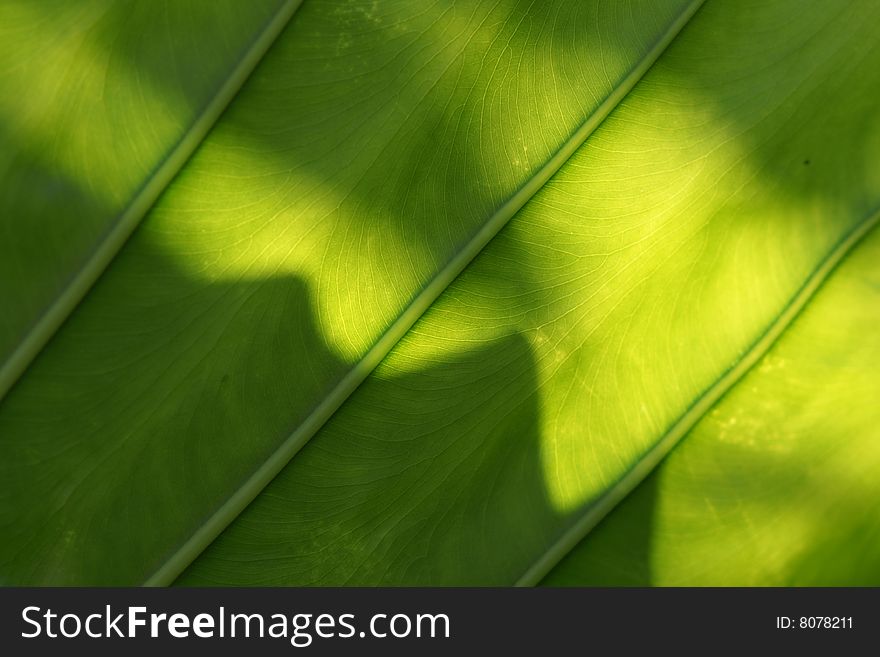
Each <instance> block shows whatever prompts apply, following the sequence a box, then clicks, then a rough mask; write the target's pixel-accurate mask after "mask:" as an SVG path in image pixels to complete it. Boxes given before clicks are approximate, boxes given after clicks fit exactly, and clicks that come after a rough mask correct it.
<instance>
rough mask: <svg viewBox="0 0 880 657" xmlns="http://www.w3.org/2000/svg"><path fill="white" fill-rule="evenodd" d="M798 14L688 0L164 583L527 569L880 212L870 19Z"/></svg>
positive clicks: (585, 528) (343, 579)
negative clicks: (587, 126) (381, 353)
mask: <svg viewBox="0 0 880 657" xmlns="http://www.w3.org/2000/svg"><path fill="white" fill-rule="evenodd" d="M797 6H799V5H798V4H797V3H793V2H774V3H764V2H761V3H741V2H729V3H724V2H709V3H707V4H706V5H705V6H704V7H703V8H702V9H701V10H700V11H699V13H698V14H697V15H696V16H695V17H694V18H693V20H692V21H691V22H690V23H689V24H688V26H687V27H686V28H685V30H684V31H683V32H682V33H681V34H680V35H679V37H678V38H677V39H676V41H675V42H674V43H673V44H672V46H671V47H670V48H669V49H668V50H667V51H666V52H665V53H664V55H663V56H662V57H661V58H660V60H659V61H658V62H657V64H656V65H655V66H654V67H653V68H652V70H651V71H650V72H649V73H648V74H647V76H646V77H645V78H644V79H643V81H642V82H641V83H640V84H639V85H637V86H636V87H635V88H634V89H633V91H632V92H631V93H630V94H629V95H628V96H627V98H626V99H625V100H624V101H623V103H622V104H621V105H620V106H619V107H618V108H617V109H616V110H615V112H613V113H612V114H611V116H609V118H608V119H607V120H606V121H605V122H604V123H603V124H602V126H601V127H600V128H599V130H597V131H596V133H594V134H593V135H592V137H591V138H590V139H589V140H588V141H587V143H586V144H585V145H584V146H583V147H582V148H581V149H579V150H578V152H577V153H575V154H574V156H573V157H572V158H571V159H570V160H569V161H568V162H567V163H566V165H565V166H563V168H562V169H561V170H560V171H559V173H558V174H557V175H556V176H555V177H554V178H553V179H552V180H551V181H550V182H549V183H548V185H546V186H545V187H544V188H543V189H542V190H541V191H540V192H539V193H538V194H537V195H536V196H535V197H534V198H533V199H532V201H530V202H529V203H528V204H527V205H526V206H525V207H524V208H523V209H522V210H521V212H520V213H519V214H518V215H517V216H516V217H515V218H514V220H513V221H512V222H511V224H510V225H509V226H508V227H507V228H506V229H505V230H504V231H502V233H501V234H500V235H499V236H498V237H497V238H496V239H495V240H494V241H493V242H492V243H490V244H489V245H488V246H487V248H486V249H485V250H484V251H483V252H482V253H481V254H480V256H479V257H478V258H477V259H476V260H475V261H474V262H473V263H472V264H471V266H470V267H468V269H467V270H466V271H465V272H464V273H463V274H462V276H460V277H459V278H458V279H457V280H456V281H455V282H454V283H453V284H452V286H451V287H450V288H449V289H448V290H447V292H446V293H445V294H444V295H442V296H441V297H440V298H439V299H438V300H437V302H436V303H435V304H434V305H433V306H432V307H431V309H430V310H429V311H428V313H426V314H425V316H424V317H423V318H422V319H421V320H420V321H419V322H418V323H417V324H416V325H415V326H414V327H413V330H412V331H411V332H410V333H409V334H408V335H407V336H406V337H405V338H404V340H402V341H401V342H400V343H399V344H398V346H397V347H396V348H395V349H394V350H393V351H392V352H391V354H390V355H389V357H388V358H387V359H386V360H385V361H384V362H383V363H382V365H381V366H380V367H379V368H378V369H377V370H376V372H375V373H374V375H373V376H372V377H370V379H368V380H367V381H366V382H365V383H364V384H363V385H362V386H361V387H360V388H359V389H358V390H357V392H355V394H354V395H352V397H351V398H350V399H349V400H348V402H347V403H346V404H345V405H344V406H343V407H342V408H341V409H340V411H339V412H337V413H336V414H335V415H334V416H333V418H331V420H330V421H329V422H328V423H327V424H326V425H325V427H324V428H323V429H322V430H321V431H320V432H319V433H318V435H317V436H316V437H315V439H313V441H312V442H311V443H310V444H309V445H308V446H307V447H306V448H305V449H304V450H303V451H302V452H301V453H300V454H299V455H298V456H297V458H296V459H294V460H293V461H292V462H291V463H290V465H289V466H288V467H287V468H285V470H284V471H283V472H282V473H281V474H280V475H279V476H278V477H277V478H276V479H275V481H273V482H272V484H271V485H270V486H269V487H267V489H266V491H265V493H264V494H263V495H262V496H260V497H259V498H258V499H257V500H255V502H254V503H253V504H252V505H251V506H250V507H249V508H248V509H247V510H246V511H245V512H244V513H243V514H242V515H241V516H240V517H239V518H238V519H237V520H236V522H234V523H233V524H232V525H231V526H230V527H229V529H228V530H227V531H226V532H224V534H223V535H221V536H220V538H219V539H218V540H217V541H216V542H215V543H214V544H213V545H212V546H211V547H209V548H208V549H207V550H206V551H205V552H204V553H203V555H202V556H201V557H200V558H199V559H198V560H196V562H195V563H194V564H193V565H192V567H191V568H190V569H189V570H188V571H187V572H186V573H185V574H184V576H183V577H182V579H181V582H182V583H184V584H216V583H236V584H247V583H259V584H269V583H295V584H373V583H377V582H385V583H394V584H495V585H498V584H513V583H522V584H528V583H536V582H538V581H540V580H541V578H542V577H543V576H544V575H545V574H546V573H547V572H548V571H549V570H550V569H551V568H552V567H553V565H554V564H555V563H556V562H557V561H558V560H559V559H560V558H562V557H563V556H564V555H565V554H566V553H567V552H568V551H569V550H570V549H571V548H573V547H574V546H575V545H576V544H577V542H578V540H579V539H580V538H581V537H582V536H583V535H585V534H586V533H588V532H589V531H590V530H591V529H592V528H593V527H594V526H595V525H596V523H597V522H598V521H599V520H600V519H601V518H602V517H603V516H604V515H605V514H606V513H607V512H608V511H609V510H610V509H611V508H613V506H614V505H615V504H617V503H618V502H619V501H620V500H621V499H623V498H624V497H625V496H626V495H627V494H628V493H629V491H631V490H632V489H633V488H634V487H635V486H636V485H637V484H638V483H639V482H640V481H641V480H642V479H643V478H644V477H645V476H646V475H647V474H648V473H649V472H650V470H651V469H652V468H653V467H654V466H655V465H656V464H657V463H658V462H659V460H660V459H661V458H662V456H663V455H665V454H666V453H668V452H669V450H670V449H672V448H673V447H674V446H675V445H676V444H677V443H678V442H679V441H680V440H682V438H683V437H684V436H685V434H687V433H688V432H689V431H690V430H691V429H692V427H693V426H694V425H695V424H696V423H697V422H698V421H699V420H700V418H701V417H703V416H704V415H705V414H706V413H707V412H708V411H709V410H710V409H711V407H712V406H713V404H715V403H716V402H717V401H718V399H719V398H720V397H721V396H722V395H723V394H724V393H725V392H726V391H728V390H730V389H731V388H732V387H734V386H736V387H738V386H739V382H740V379H741V378H742V377H743V376H744V375H745V373H746V372H747V370H748V369H749V367H751V366H752V365H753V364H754V363H755V362H757V361H758V360H759V359H760V358H761V357H762V356H763V355H764V354H765V353H767V350H768V349H770V348H771V346H772V344H773V342H774V341H775V340H776V339H778V338H779V336H780V335H784V334H786V333H787V332H788V331H789V330H793V331H798V330H800V329H798V327H797V326H796V325H795V326H792V321H793V320H794V318H795V317H796V315H797V314H798V312H800V311H801V310H802V309H803V308H804V307H805V306H808V305H809V303H810V301H811V299H812V297H813V295H814V294H815V293H816V291H817V290H819V289H821V287H822V285H823V284H824V282H825V281H826V280H827V277H828V276H829V275H830V274H831V272H832V270H833V268H834V266H835V265H837V264H838V263H840V262H841V261H845V260H846V258H847V257H848V255H849V253H850V252H851V251H852V249H853V248H854V247H855V246H856V245H857V244H858V243H859V241H860V240H861V239H863V238H864V236H865V235H866V234H868V233H869V231H870V230H871V228H872V227H873V226H874V225H875V224H876V223H877V221H878V213H877V208H878V204H880V193H878V191H880V184H878V183H880V149H878V146H880V122H878V118H877V117H878V114H877V108H878V106H877V98H876V92H875V89H876V84H877V74H876V71H880V51H878V49H877V48H876V47H867V46H866V45H865V44H870V43H873V41H872V37H871V36H870V34H869V32H868V31H869V30H871V29H873V28H872V27H871V26H874V25H876V24H878V19H880V15H878V13H877V9H876V8H875V7H874V6H872V5H870V4H869V3H855V4H851V5H846V6H843V5H840V4H838V3H820V4H818V5H815V6H811V9H810V11H807V12H795V11H794V10H795V8H796V7H797ZM794 15H796V16H797V18H796V19H795V20H793V19H792V16H794ZM863 303H864V304H866V305H869V304H870V303H871V300H870V299H868V298H866V299H865V300H864V301H863ZM832 317H833V315H832ZM840 335H841V336H843V335H845V334H844V333H841V334H840ZM868 398H869V395H862V396H860V397H859V400H856V401H854V402H853V404H854V408H856V409H859V408H862V407H863V406H864V404H866V403H868V402H867V401H866V400H867V399H868ZM792 403H795V404H796V403H797V400H792ZM860 404H861V405H860ZM865 410H868V411H870V408H868V409H865ZM754 421H755V422H757V423H760V422H761V421H762V417H761V409H760V408H758V409H757V411H756V416H755V418H754ZM862 438H863V439H864V440H870V436H869V435H865V436H863V437H862ZM685 440H688V439H685ZM850 456H851V455H850ZM841 458H846V457H841ZM812 463H813V466H814V467H821V464H820V463H816V462H815V461H812ZM873 472H875V473H876V472H877V470H876V468H875V469H874V470H873ZM706 476H710V475H709V474H708V473H707V475H706ZM875 499H876V498H874V497H868V498H866V499H865V503H864V504H862V505H861V506H858V507H856V511H855V512H854V513H855V515H856V518H855V521H856V522H862V523H868V524H870V523H869V520H868V519H867V518H868V516H866V514H869V513H870V506H869V504H868V502H869V500H870V501H873V500H875ZM859 514H861V515H859ZM730 523H731V526H734V527H740V528H741V521H740V519H739V518H736V519H732V520H730ZM621 526H622V527H625V528H627V529H630V531H635V532H638V531H643V528H642V527H641V525H639V519H636V518H630V519H626V520H623V521H621ZM687 530H688V527H687V526H681V527H680V528H679V534H678V535H677V536H675V537H674V538H673V539H672V540H670V542H669V544H668V545H666V546H664V547H665V548H666V549H667V550H668V551H669V552H673V551H674V550H676V549H677V546H678V545H679V543H680V541H683V540H686V532H687ZM764 531H765V532H766V533H768V534H770V535H773V534H774V533H775V532H776V531H777V529H775V528H774V527H773V526H772V524H771V525H769V526H767V527H765V528H764ZM619 547H620V545H619V544H617V545H615V546H614V547H613V548H610V549H609V552H611V553H614V552H615V550H617V549H618V548H619ZM838 548H840V549H841V554H840V556H839V558H840V559H842V560H846V558H847V557H848V555H849V552H848V551H847V549H846V546H845V544H839V545H838ZM707 549H708V548H707ZM853 549H857V548H855V547H854V548H853ZM586 550H587V552H586V555H587V556H586V557H585V559H586V560H587V562H588V563H591V561H590V556H589V555H590V551H589V548H586ZM722 554H724V552H723V551H719V555H722ZM857 563H859V564H860V565H862V566H864V567H865V568H866V569H867V570H865V571H862V570H860V569H858V568H856V569H854V570H853V571H851V572H850V576H849V579H847V580H846V581H849V582H853V581H858V577H867V576H870V575H871V571H870V568H871V567H876V562H870V561H867V560H861V561H858V562H857ZM617 565H619V568H618V573H619V571H620V570H624V569H626V568H627V567H628V565H627V560H626V557H625V556H623V557H621V558H620V560H619V563H618V564H617ZM681 567H682V568H684V567H685V566H684V565H681ZM874 572H875V573H876V571H874ZM740 574H741V573H740ZM754 575H755V577H758V573H757V572H755V573H754ZM617 576H618V575H617V574H614V575H610V576H609V579H608V580H606V583H611V582H612V581H613V580H614V577H617ZM559 577H560V578H561V580H560V579H554V580H552V581H554V582H556V583H559V582H560V581H564V580H565V577H566V575H565V574H563V575H559ZM731 579H732V580H733V581H735V578H734V577H732V578H731Z"/></svg>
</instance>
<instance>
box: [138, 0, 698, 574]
mask: <svg viewBox="0 0 880 657" xmlns="http://www.w3.org/2000/svg"><path fill="white" fill-rule="evenodd" d="M704 2H705V0H692V1H691V2H690V4H688V6H687V7H685V8H684V9H683V10H682V11H681V13H680V14H679V15H678V16H677V17H676V18H675V19H674V20H673V21H672V22H671V23H670V24H669V25H668V26H667V28H666V31H665V32H664V33H663V34H662V35H661V36H660V37H659V38H658V39H657V41H655V43H654V45H653V46H652V47H651V48H650V50H648V52H647V53H646V54H645V55H644V57H642V59H641V60H639V61H638V62H637V63H636V64H635V65H634V66H633V67H632V68H631V69H630V71H629V72H628V73H627V74H626V76H624V77H623V79H622V80H621V81H620V82H619V83H618V84H617V86H616V87H615V88H614V89H612V90H611V92H610V93H609V94H608V96H606V97H605V100H604V101H603V102H602V103H601V104H600V105H599V106H598V107H597V108H596V109H595V110H594V111H593V112H592V113H591V114H590V115H589V116H588V117H587V118H586V120H585V121H584V122H583V123H582V124H581V125H580V126H579V127H578V129H577V130H576V131H575V132H574V133H572V135H571V136H570V137H569V138H568V140H566V142H565V143H564V144H562V146H561V147H560V148H559V149H558V150H557V151H556V152H555V153H554V154H553V156H552V157H551V158H550V159H549V160H547V162H546V163H545V164H544V165H543V166H542V167H541V168H540V169H539V170H538V171H537V172H536V173H535V174H533V175H532V176H531V177H530V178H529V179H528V180H526V181H525V183H524V184H523V185H522V186H521V187H520V188H519V189H518V190H517V191H516V192H515V193H514V194H513V196H511V197H510V198H509V199H508V200H507V201H506V202H505V203H504V204H503V205H501V206H500V207H499V208H498V209H497V210H496V211H495V213H494V214H493V215H492V216H490V217H489V219H488V220H487V221H486V223H485V224H484V225H483V227H482V228H481V229H480V230H479V231H477V233H476V234H475V235H474V236H473V237H472V238H471V239H470V240H469V241H468V242H467V243H466V244H465V245H464V246H463V247H462V248H461V249H460V250H459V251H458V252H457V253H455V254H454V255H453V256H452V258H451V259H450V260H449V261H448V262H447V264H446V265H445V266H444V267H443V268H442V269H440V270H439V271H438V272H437V273H436V274H435V275H434V277H433V278H432V279H431V280H430V281H428V283H427V284H426V285H425V286H424V287H423V288H422V289H421V290H420V291H419V292H418V293H417V294H416V296H415V297H413V299H412V301H410V303H409V305H407V306H406V308H404V310H403V311H402V312H401V314H400V315H399V316H398V317H397V318H396V319H395V320H394V322H393V323H392V324H391V325H390V326H389V327H388V328H387V329H386V330H385V332H384V333H383V334H382V335H381V336H380V338H379V339H378V340H377V341H376V343H375V344H374V345H373V346H372V347H371V348H370V349H369V350H368V351H367V352H366V354H364V356H363V357H362V358H361V360H360V361H358V362H357V363H356V364H355V365H354V367H353V368H352V369H351V370H349V372H348V373H347V374H346V375H345V376H344V377H343V378H342V379H341V380H340V381H339V383H338V384H337V385H336V386H335V387H334V388H333V390H331V391H330V392H329V393H328V395H327V396H326V397H325V398H324V399H323V400H322V401H321V402H320V403H319V404H318V405H317V406H316V407H315V408H314V409H313V410H312V412H311V413H310V414H309V415H308V416H307V417H306V418H305V420H303V422H302V423H301V424H300V425H299V426H298V427H297V428H296V429H295V430H294V432H293V433H292V434H291V435H290V436H289V437H288V438H287V439H286V440H285V441H284V442H283V443H282V444H281V445H280V446H279V447H278V449H276V450H275V452H273V453H272V455H271V456H269V458H268V459H266V461H264V462H263V464H262V465H261V466H260V467H259V468H258V469H257V470H256V471H255V472H254V473H253V474H252V475H251V476H250V477H249V478H248V479H247V480H246V481H245V482H244V484H242V485H241V486H240V487H239V488H238V489H237V490H236V491H235V492H234V493H233V494H232V495H230V496H229V497H228V498H227V500H226V501H225V502H224V503H223V504H222V505H221V506H220V507H219V508H218V509H217V510H216V511H215V512H214V513H213V514H212V515H211V516H210V517H209V518H208V519H207V520H206V521H205V522H203V523H202V525H201V526H199V527H198V528H197V529H196V531H195V532H194V533H193V534H192V535H191V536H190V538H189V539H188V540H187V541H186V542H185V543H183V545H181V546H180V548H178V550H177V551H176V552H175V553H173V554H172V555H171V556H170V557H169V558H168V559H167V560H166V561H165V563H164V564H162V566H160V567H159V569H158V570H156V572H154V573H153V574H152V575H151V576H150V577H149V578H148V579H147V580H146V582H144V585H145V586H163V585H168V584H171V583H172V582H173V581H174V580H175V579H176V578H177V577H178V576H179V575H180V574H181V573H182V572H183V571H184V569H186V567H187V566H189V565H190V564H191V563H192V562H193V561H194V560H195V559H196V557H198V556H199V555H200V554H201V553H202V552H203V551H204V550H205V548H207V547H208V546H209V545H210V544H211V543H212V542H213V541H214V539H216V538H217V536H219V535H220V533H221V532H222V531H223V530H224V529H225V528H226V527H227V526H229V524H231V523H232V521H233V520H235V519H236V518H237V517H238V516H239V515H240V514H241V512H242V511H244V509H245V507H247V505H248V504H250V503H251V502H252V501H253V500H254V499H255V498H256V497H257V495H259V494H260V492H261V491H262V490H263V489H264V488H265V487H266V486H267V485H268V484H269V483H270V482H271V481H272V480H273V479H274V478H275V477H276V476H277V475H278V474H279V473H280V472H281V471H282V470H283V469H284V467H285V466H286V465H287V464H288V463H289V462H290V460H291V459H292V458H293V457H294V456H295V455H296V453H297V452H298V451H299V450H300V449H302V447H303V446H304V445H305V444H306V443H307V442H308V441H309V440H310V439H311V438H312V436H314V435H315V433H317V431H318V430H319V429H320V428H321V427H322V426H323V425H324V424H325V423H326V422H327V420H329V419H330V417H331V416H332V415H333V414H334V413H335V412H336V411H337V410H338V409H339V407H340V406H341V405H342V404H343V402H344V401H345V400H346V399H348V397H350V396H351V394H352V393H353V392H354V391H355V389H356V388H357V387H358V386H359V385H360V384H361V383H362V382H363V381H364V379H366V378H367V376H369V374H370V373H371V372H372V371H373V370H374V369H375V368H376V366H377V365H378V364H379V363H380V362H381V361H382V360H383V359H384V358H385V356H387V355H388V353H389V352H390V351H391V349H392V348H393V347H394V346H395V345H396V344H397V343H398V342H399V341H400V339H401V338H403V336H404V335H405V334H406V333H407V332H408V331H409V330H410V328H412V326H413V324H415V322H416V321H417V320H418V319H419V318H420V317H421V316H422V315H423V314H424V313H425V311H427V309H428V308H429V307H430V306H431V305H432V304H433V303H434V301H435V300H436V299H437V298H438V297H439V296H440V295H441V294H442V293H443V291H444V290H446V288H447V287H449V285H450V284H451V283H452V281H453V280H455V278H457V277H458V275H459V274H460V273H461V272H462V271H463V270H464V269H465V267H466V266H467V265H468V264H469V263H470V262H471V261H472V260H473V259H474V258H475V257H476V256H477V255H478V254H479V253H480V252H481V251H482V250H483V248H484V247H485V246H486V245H487V244H488V243H489V242H490V241H491V240H492V238H493V237H495V235H497V234H498V232H499V231H500V230H501V229H502V228H503V227H504V226H505V225H506V224H507V222H508V221H509V220H510V219H511V218H512V217H513V216H514V215H515V214H516V213H517V212H518V211H519V210H520V209H521V208H522V207H523V206H524V205H525V204H526V203H527V202H528V201H529V200H530V199H531V198H532V197H533V196H534V195H535V194H536V193H537V192H538V191H539V190H540V189H541V188H543V187H544V185H545V184H546V183H547V181H549V180H550V178H552V177H553V175H554V174H556V172H557V171H559V169H560V168H561V167H562V166H563V165H564V164H565V162H567V161H568V159H569V158H570V157H571V156H572V155H573V154H574V153H575V152H576V151H577V150H578V149H579V148H580V147H581V146H582V145H583V144H584V142H586V140H587V139H588V138H589V137H590V135H591V134H592V133H593V132H594V131H595V130H596V128H598V127H599V125H600V124H601V123H602V122H603V121H604V120H605V119H606V118H607V117H608V115H609V114H610V113H611V112H612V111H613V110H614V108H616V107H617V106H618V105H619V104H620V102H621V101H622V100H623V99H624V98H625V97H626V96H627V95H628V94H629V92H630V91H631V90H632V89H633V88H634V87H635V86H636V84H637V83H638V82H639V81H640V80H641V79H642V77H644V75H645V73H647V71H648V70H649V69H650V68H651V66H653V64H654V63H655V62H656V61H657V59H658V58H659V57H660V55H661V54H662V53H663V52H664V51H665V50H666V48H667V47H668V46H669V45H670V44H671V43H672V41H673V40H674V39H675V38H676V36H678V34H679V33H680V32H681V30H682V29H683V28H684V26H685V25H686V24H687V23H688V22H689V21H690V20H691V18H693V16H694V14H696V12H697V10H698V9H699V8H700V7H701V6H702V5H703V3H704Z"/></svg>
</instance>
